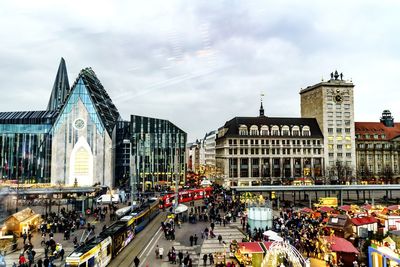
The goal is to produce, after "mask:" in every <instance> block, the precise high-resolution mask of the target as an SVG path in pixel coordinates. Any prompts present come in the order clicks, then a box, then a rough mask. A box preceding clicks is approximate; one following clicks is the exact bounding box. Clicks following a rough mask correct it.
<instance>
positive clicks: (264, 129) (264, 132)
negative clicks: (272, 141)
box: [260, 125, 269, 135]
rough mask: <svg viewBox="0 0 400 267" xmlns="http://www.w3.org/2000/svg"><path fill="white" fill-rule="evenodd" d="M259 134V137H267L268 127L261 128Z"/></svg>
mask: <svg viewBox="0 0 400 267" xmlns="http://www.w3.org/2000/svg"><path fill="white" fill-rule="evenodd" d="M260 132H261V135H269V129H268V126H267V125H263V126H261V129H260Z"/></svg>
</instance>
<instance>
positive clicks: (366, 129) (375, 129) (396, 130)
mask: <svg viewBox="0 0 400 267" xmlns="http://www.w3.org/2000/svg"><path fill="white" fill-rule="evenodd" d="M355 132H356V135H357V134H358V135H359V137H358V138H357V140H363V141H367V140H368V141H382V140H384V141H389V140H392V139H394V138H396V137H400V123H395V124H394V127H386V126H385V125H384V124H383V123H381V122H355ZM366 134H369V138H366V136H365V135H366ZM374 134H378V139H375V138H374ZM382 134H384V138H382Z"/></svg>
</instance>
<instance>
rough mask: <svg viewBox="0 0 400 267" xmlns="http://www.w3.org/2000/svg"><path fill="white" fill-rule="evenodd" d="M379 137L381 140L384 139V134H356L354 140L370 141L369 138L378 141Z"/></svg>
mask: <svg viewBox="0 0 400 267" xmlns="http://www.w3.org/2000/svg"><path fill="white" fill-rule="evenodd" d="M379 137H380V138H381V139H386V135H385V134H356V138H357V139H363V138H365V139H370V138H373V139H379Z"/></svg>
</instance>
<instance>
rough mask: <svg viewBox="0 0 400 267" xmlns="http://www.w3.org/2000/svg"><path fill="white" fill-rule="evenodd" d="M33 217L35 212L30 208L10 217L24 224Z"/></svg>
mask: <svg viewBox="0 0 400 267" xmlns="http://www.w3.org/2000/svg"><path fill="white" fill-rule="evenodd" d="M32 215H35V212H34V211H33V210H31V209H30V208H26V209H23V210H21V211H19V212H17V213H14V214H13V215H11V216H10V217H14V218H15V219H17V220H18V221H19V222H23V221H25V220H26V219H28V218H29V217H31V216H32ZM10 217H8V218H10Z"/></svg>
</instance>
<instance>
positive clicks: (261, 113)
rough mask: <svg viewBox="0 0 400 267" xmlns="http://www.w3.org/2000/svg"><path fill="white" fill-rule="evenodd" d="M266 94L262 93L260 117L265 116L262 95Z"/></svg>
mask: <svg viewBox="0 0 400 267" xmlns="http://www.w3.org/2000/svg"><path fill="white" fill-rule="evenodd" d="M263 96H264V94H261V106H260V117H262V116H265V115H264V107H263V102H262V101H263V100H262V97H263Z"/></svg>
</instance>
